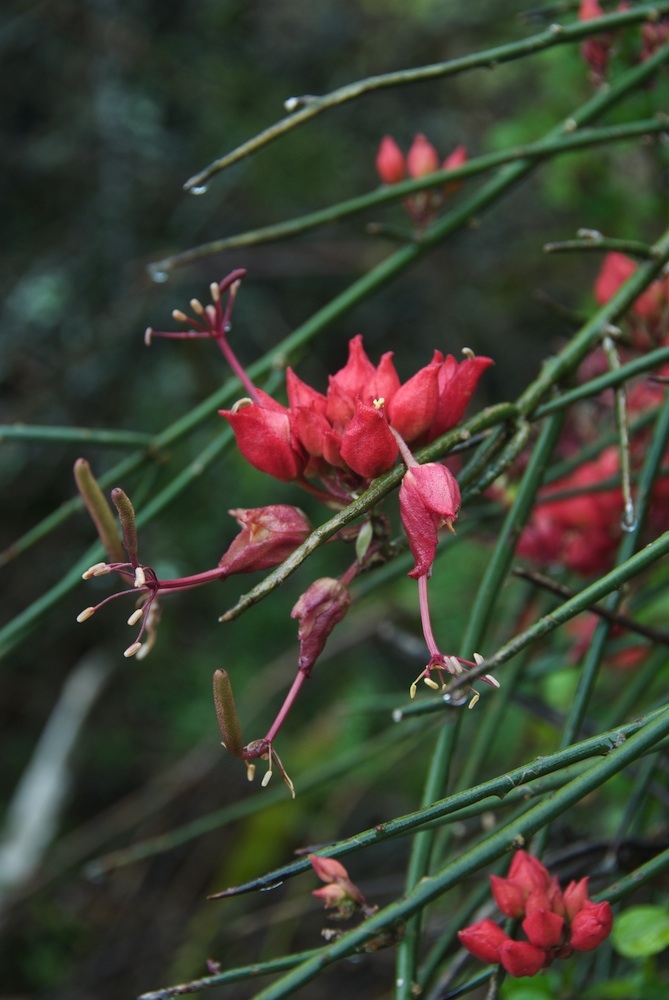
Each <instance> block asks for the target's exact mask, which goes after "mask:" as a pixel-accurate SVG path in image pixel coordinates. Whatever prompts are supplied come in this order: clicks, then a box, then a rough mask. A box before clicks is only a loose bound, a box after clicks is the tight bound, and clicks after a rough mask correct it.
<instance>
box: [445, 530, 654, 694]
mask: <svg viewBox="0 0 669 1000" xmlns="http://www.w3.org/2000/svg"><path fill="white" fill-rule="evenodd" d="M667 552H669V531H665V532H664V534H663V535H660V537H659V538H656V539H655V541H654V542H651V543H650V544H649V545H647V546H646V547H645V548H644V549H642V550H641V552H637V553H636V554H635V555H634V556H632V557H631V558H630V559H628V560H627V561H626V562H624V563H623V564H622V565H621V566H616V568H615V569H613V570H611V571H610V572H609V573H607V574H606V575H605V576H603V577H601V578H600V579H599V580H596V581H595V582H594V583H592V584H590V586H588V587H585V588H584V589H583V590H582V591H581V592H580V593H578V594H577V595H576V596H575V597H573V598H571V600H569V601H565V603H564V604H561V605H560V606H559V607H557V608H555V609H554V610H553V611H552V612H551V613H550V614H548V615H544V616H543V617H542V618H540V619H539V620H538V621H537V622H535V623H534V625H532V626H531V627H530V628H528V629H526V630H525V631H524V632H521V633H520V634H519V635H517V636H514V638H513V639H511V640H509V642H507V643H505V644H504V645H503V646H501V647H500V648H499V649H498V650H497V652H496V653H494V654H493V656H490V657H489V658H488V659H486V660H484V661H483V663H481V664H480V665H479V666H478V667H476V668H475V669H472V670H469V671H467V673H466V674H463V675H462V677H460V678H455V679H454V680H453V681H452V682H451V683H450V684H449V686H448V691H447V692H446V693H450V692H451V691H454V690H457V688H459V687H462V686H463V685H465V684H466V685H469V684H471V682H472V680H475V679H476V678H477V677H480V676H481V675H482V674H485V673H491V672H492V671H493V670H494V669H495V668H496V667H498V666H500V665H501V664H502V663H506V662H507V660H510V659H511V658H512V657H513V656H516V654H517V653H519V652H520V651H521V650H522V649H525V647H526V646H528V645H529V644H530V643H531V642H534V641H535V640H536V639H539V638H541V637H542V636H544V635H548V634H549V633H550V632H553V631H554V630H555V629H556V628H559V626H560V625H564V623H565V622H568V621H569V620H570V619H571V618H574V617H575V616H576V615H578V614H580V613H581V612H582V611H587V610H588V609H589V607H590V605H591V604H596V603H597V601H600V600H601V599H602V598H603V597H606V596H607V595H608V594H610V593H611V592H612V591H614V590H618V589H619V588H620V587H622V586H623V585H624V584H625V583H626V582H627V581H628V580H631V579H632V578H633V577H635V576H637V575H638V574H639V573H641V572H643V571H644V570H645V569H648V567H649V566H652V565H653V563H655V562H657V560H658V559H661V558H662V556H664V555H666V554H667Z"/></svg>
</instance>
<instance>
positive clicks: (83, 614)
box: [77, 608, 95, 622]
mask: <svg viewBox="0 0 669 1000" xmlns="http://www.w3.org/2000/svg"><path fill="white" fill-rule="evenodd" d="M94 614H95V608H84V610H83V611H80V612H79V614H78V615H77V621H78V622H85V621H86V619H87V618H90V617H91V615H94Z"/></svg>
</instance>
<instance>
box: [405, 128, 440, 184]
mask: <svg viewBox="0 0 669 1000" xmlns="http://www.w3.org/2000/svg"><path fill="white" fill-rule="evenodd" d="M407 169H408V171H409V176H410V177H414V178H416V179H418V178H419V177H425V176H427V174H433V173H434V172H435V170H438V169H439V157H438V156H437V151H436V149H435V148H434V146H433V145H432V143H431V142H428V140H427V139H426V138H425V136H424V135H422V134H421V133H419V134H418V135H417V136H416V138H415V139H414V141H413V144H412V146H411V149H410V150H409V152H408V154H407Z"/></svg>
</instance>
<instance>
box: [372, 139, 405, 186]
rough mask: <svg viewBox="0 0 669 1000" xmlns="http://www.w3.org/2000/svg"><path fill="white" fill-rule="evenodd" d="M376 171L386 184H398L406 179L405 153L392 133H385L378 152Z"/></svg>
mask: <svg viewBox="0 0 669 1000" xmlns="http://www.w3.org/2000/svg"><path fill="white" fill-rule="evenodd" d="M376 172H377V173H378V175H379V177H380V178H381V180H382V181H383V183H384V184H397V183H398V181H401V180H403V179H404V177H405V174H406V167H405V161H404V153H403V152H402V150H401V149H400V148H399V146H398V145H397V143H396V142H395V140H394V139H393V138H392V136H390V135H384V137H383V139H382V140H381V145H380V146H379V151H378V153H377V154H376Z"/></svg>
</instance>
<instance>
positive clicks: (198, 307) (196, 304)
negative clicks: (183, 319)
mask: <svg viewBox="0 0 669 1000" xmlns="http://www.w3.org/2000/svg"><path fill="white" fill-rule="evenodd" d="M190 307H191V309H192V310H193V312H196V313H197V314H198V316H204V306H203V305H202V303H201V302H200V300H199V299H191V300H190Z"/></svg>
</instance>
